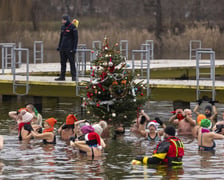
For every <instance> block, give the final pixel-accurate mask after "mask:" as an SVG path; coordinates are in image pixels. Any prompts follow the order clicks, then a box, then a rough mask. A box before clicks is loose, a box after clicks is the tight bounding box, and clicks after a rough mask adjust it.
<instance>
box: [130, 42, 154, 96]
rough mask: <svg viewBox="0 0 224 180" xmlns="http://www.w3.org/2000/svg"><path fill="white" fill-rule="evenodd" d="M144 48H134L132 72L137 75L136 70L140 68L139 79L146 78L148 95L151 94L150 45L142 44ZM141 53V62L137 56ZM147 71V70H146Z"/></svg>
mask: <svg viewBox="0 0 224 180" xmlns="http://www.w3.org/2000/svg"><path fill="white" fill-rule="evenodd" d="M142 47H144V49H141V50H132V74H133V75H135V70H136V69H138V70H139V71H140V74H139V75H137V78H138V79H146V89H147V96H149V95H150V88H149V79H150V45H149V44H142ZM137 55H140V62H139V61H137V60H136V56H137ZM145 71H146V72H145Z"/></svg>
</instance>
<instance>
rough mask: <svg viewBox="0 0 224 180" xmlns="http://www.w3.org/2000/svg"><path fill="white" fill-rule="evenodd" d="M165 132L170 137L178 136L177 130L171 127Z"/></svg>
mask: <svg viewBox="0 0 224 180" xmlns="http://www.w3.org/2000/svg"><path fill="white" fill-rule="evenodd" d="M164 132H165V133H166V134H168V135H170V136H175V134H176V130H175V128H174V127H173V126H170V125H169V126H167V127H166V128H165V130H164Z"/></svg>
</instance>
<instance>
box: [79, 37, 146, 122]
mask: <svg viewBox="0 0 224 180" xmlns="http://www.w3.org/2000/svg"><path fill="white" fill-rule="evenodd" d="M128 67H129V64H128V63H127V62H126V58H125V57H124V56H121V54H120V52H119V47H118V43H115V44H114V45H113V47H112V48H109V43H108V38H107V37H105V38H104V43H103V48H102V50H99V51H98V54H97V58H96V59H95V60H93V61H92V66H91V80H90V82H89V83H88V85H87V86H86V92H85V95H86V97H85V98H83V99H84V103H83V104H84V106H85V107H86V108H87V112H89V113H90V117H92V118H93V120H95V121H99V120H105V121H107V122H108V123H110V124H113V125H114V126H116V125H120V124H123V125H125V126H130V125H131V123H132V121H133V120H134V119H135V118H136V117H137V116H138V112H139V110H140V108H141V106H142V105H144V103H145V102H146V100H147V96H146V93H144V92H145V89H146V88H145V86H144V85H143V84H142V81H139V82H136V81H134V80H135V76H134V75H132V72H131V70H130V69H129V70H128Z"/></svg>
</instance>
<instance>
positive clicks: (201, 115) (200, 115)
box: [197, 114, 206, 125]
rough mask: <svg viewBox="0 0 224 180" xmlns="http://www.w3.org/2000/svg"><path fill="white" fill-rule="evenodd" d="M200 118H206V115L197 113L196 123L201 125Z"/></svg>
mask: <svg viewBox="0 0 224 180" xmlns="http://www.w3.org/2000/svg"><path fill="white" fill-rule="evenodd" d="M202 119H206V116H205V115H204V114H199V115H198V117H197V123H198V124H199V125H201V120H202Z"/></svg>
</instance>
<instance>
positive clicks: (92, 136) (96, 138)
mask: <svg viewBox="0 0 224 180" xmlns="http://www.w3.org/2000/svg"><path fill="white" fill-rule="evenodd" d="M85 140H86V141H87V142H86V143H87V144H88V141H96V142H97V148H98V149H102V146H101V142H100V136H99V134H97V133H96V132H91V133H88V134H86V135H85Z"/></svg>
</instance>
